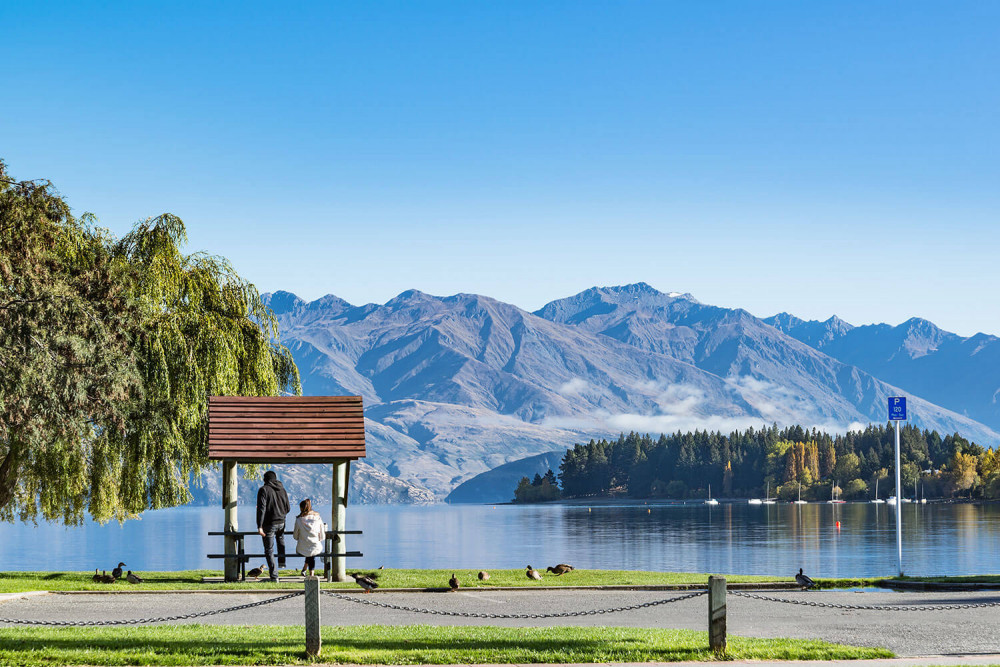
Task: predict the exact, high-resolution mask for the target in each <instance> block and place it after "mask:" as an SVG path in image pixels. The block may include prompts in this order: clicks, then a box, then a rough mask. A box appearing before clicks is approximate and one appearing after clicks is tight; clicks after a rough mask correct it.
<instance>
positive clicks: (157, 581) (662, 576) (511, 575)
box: [0, 566, 792, 593]
mask: <svg viewBox="0 0 1000 667" xmlns="http://www.w3.org/2000/svg"><path fill="white" fill-rule="evenodd" d="M539 567H540V566H539ZM541 570H544V568H541ZM478 572H479V570H462V569H457V570H405V569H385V570H378V571H376V574H377V578H378V582H379V586H381V587H382V588H446V587H447V586H448V579H449V578H451V575H452V573H454V574H455V575H456V576H457V577H458V579H459V581H460V582H461V584H462V587H463V588H496V587H500V586H505V587H506V586H518V587H525V588H531V587H538V586H614V585H619V586H646V585H648V586H656V585H660V586H662V585H678V584H706V583H707V582H708V575H707V574H699V573H691V572H642V571H635V570H576V571H574V572H569V573H567V574H564V575H562V576H555V575H552V574H548V573H544V572H543V575H542V580H541V581H533V580H531V579H528V578H527V577H526V576H525V574H524V570H489V573H490V578H489V580H488V581H479V579H478V578H477V577H476V575H477V573H478ZM140 574H141V575H142V577H143V578H144V579H145V581H144V582H143V583H142V584H130V583H128V582H126V581H124V580H120V581H117V582H115V583H114V584H98V583H94V581H93V580H92V577H93V576H94V573H93V572H0V593H22V592H25V591H107V590H187V589H192V590H213V589H239V590H246V589H248V588H250V589H264V590H268V589H273V588H275V587H276V586H275V584H271V583H268V582H266V581H260V582H253V581H248V582H246V583H235V584H224V583H218V584H205V583H202V581H201V579H202V577H203V576H221V575H222V573H221V572H220V571H214V570H184V571H179V572H142V573H140ZM281 574H282V575H285V576H291V575H294V574H298V573H297V572H294V571H292V570H283V571H282V572H281ZM726 578H727V580H728V581H730V582H732V583H743V582H762V581H792V578H791V577H768V576H748V575H727V577H726ZM288 585H292V586H301V584H281V583H278V584H277V586H278V587H286V586H288ZM322 586H323V588H357V585H356V584H354V583H353V582H349V583H325V582H324V583H323V584H322Z"/></svg>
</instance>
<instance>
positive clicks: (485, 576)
mask: <svg viewBox="0 0 1000 667" xmlns="http://www.w3.org/2000/svg"><path fill="white" fill-rule="evenodd" d="M476 576H478V577H479V581H489V579H490V573H489V572H487V571H486V570H480V571H479V574H478V575H476Z"/></svg>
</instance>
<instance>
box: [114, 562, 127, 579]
mask: <svg viewBox="0 0 1000 667" xmlns="http://www.w3.org/2000/svg"><path fill="white" fill-rule="evenodd" d="M123 567H125V563H118V567H116V568H115V569H113V570H111V576H112V577H114V578H115V579H121V578H122V574H123V571H122V568H123Z"/></svg>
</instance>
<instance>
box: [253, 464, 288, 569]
mask: <svg viewBox="0 0 1000 667" xmlns="http://www.w3.org/2000/svg"><path fill="white" fill-rule="evenodd" d="M286 514H288V494H287V493H285V487H284V486H283V485H282V484H281V482H279V481H278V476H277V475H276V474H274V471H273V470H268V471H267V472H266V473H264V486H262V487H260V490H259V491H257V532H258V533H259V534H260V536H261V537H263V538H264V556H265V557H266V558H267V570H268V574H269V575H270V577H271V581H274V582H276V581H278V567H285V515H286ZM275 540H277V542H278V565H277V567H275V564H274V542H275Z"/></svg>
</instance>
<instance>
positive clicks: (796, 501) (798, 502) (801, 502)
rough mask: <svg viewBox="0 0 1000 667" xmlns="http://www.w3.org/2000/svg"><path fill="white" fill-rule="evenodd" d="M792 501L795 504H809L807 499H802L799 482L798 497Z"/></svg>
mask: <svg viewBox="0 0 1000 667" xmlns="http://www.w3.org/2000/svg"><path fill="white" fill-rule="evenodd" d="M792 502H793V503H794V504H796V505H808V504H809V501H808V500H802V485H801V484H799V499H798V500H793V501H792Z"/></svg>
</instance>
